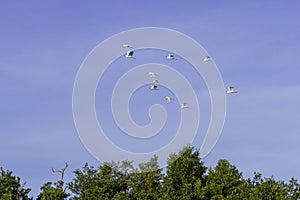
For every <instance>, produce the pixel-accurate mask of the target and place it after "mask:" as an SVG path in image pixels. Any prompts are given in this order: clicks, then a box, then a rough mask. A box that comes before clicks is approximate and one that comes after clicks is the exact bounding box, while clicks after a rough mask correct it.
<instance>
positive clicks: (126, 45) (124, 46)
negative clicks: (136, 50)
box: [122, 44, 132, 48]
mask: <svg viewBox="0 0 300 200" xmlns="http://www.w3.org/2000/svg"><path fill="white" fill-rule="evenodd" d="M122 47H123V48H132V47H131V46H129V45H128V44H123V45H122Z"/></svg>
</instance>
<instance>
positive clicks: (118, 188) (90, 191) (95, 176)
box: [69, 161, 131, 199]
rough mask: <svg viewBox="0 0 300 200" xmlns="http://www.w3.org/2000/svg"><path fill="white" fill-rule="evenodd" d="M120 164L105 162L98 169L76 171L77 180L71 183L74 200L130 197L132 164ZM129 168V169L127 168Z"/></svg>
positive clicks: (85, 167) (84, 168)
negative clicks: (129, 170)
mask: <svg viewBox="0 0 300 200" xmlns="http://www.w3.org/2000/svg"><path fill="white" fill-rule="evenodd" d="M122 163H123V165H122V166H120V164H119V163H108V162H105V163H104V164H103V165H102V166H100V167H99V168H98V169H94V167H89V166H88V164H87V163H86V165H85V166H84V167H83V170H76V171H75V172H74V173H75V176H76V177H75V178H74V179H73V181H72V182H71V183H69V188H70V190H71V191H72V192H73V193H74V194H75V196H74V197H73V199H114V198H118V199H120V198H121V197H122V198H125V197H127V196H128V191H129V186H128V182H129V173H128V174H127V173H125V172H124V171H123V170H125V171H127V170H128V168H131V167H130V162H127V161H123V162H122ZM125 166H127V167H125Z"/></svg>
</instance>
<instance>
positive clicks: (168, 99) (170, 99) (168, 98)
mask: <svg viewBox="0 0 300 200" xmlns="http://www.w3.org/2000/svg"><path fill="white" fill-rule="evenodd" d="M172 100H173V99H172V98H171V97H169V96H165V101H166V102H167V103H170V102H171V101H172Z"/></svg>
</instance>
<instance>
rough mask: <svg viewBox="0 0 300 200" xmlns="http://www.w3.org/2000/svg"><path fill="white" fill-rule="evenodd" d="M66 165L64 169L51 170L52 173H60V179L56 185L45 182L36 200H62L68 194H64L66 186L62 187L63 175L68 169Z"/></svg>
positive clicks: (66, 164)
mask: <svg viewBox="0 0 300 200" xmlns="http://www.w3.org/2000/svg"><path fill="white" fill-rule="evenodd" d="M68 166H69V165H68V163H65V167H64V168H62V169H60V170H54V169H53V168H52V172H53V173H60V174H61V178H60V180H59V181H57V182H56V183H52V182H47V183H45V184H44V185H43V186H42V187H41V193H40V194H39V195H38V197H37V200H52V199H55V200H64V199H66V198H67V197H68V196H69V195H70V194H68V193H66V189H67V188H68V187H67V186H64V181H63V179H64V174H65V171H66V169H67V168H68Z"/></svg>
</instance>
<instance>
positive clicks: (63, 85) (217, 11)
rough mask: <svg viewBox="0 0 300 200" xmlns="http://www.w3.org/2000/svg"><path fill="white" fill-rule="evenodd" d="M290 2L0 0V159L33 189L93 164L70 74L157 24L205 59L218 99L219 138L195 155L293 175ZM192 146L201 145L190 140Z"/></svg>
mask: <svg viewBox="0 0 300 200" xmlns="http://www.w3.org/2000/svg"><path fill="white" fill-rule="evenodd" d="M299 6H300V2H299V1H297V0H290V1H280V0H278V1H271V0H269V1H268V0H266V1H258V0H255V1H237V0H235V1H226V2H225V1H208V0H207V1H196V0H195V1H188V2H183V1H158V0H157V1H147V2H146V1H143V2H142V1H133V0H132V1H131V0H125V1H89V2H85V3H83V1H43V2H41V1H26V2H16V1H6V2H4V1H2V2H1V3H0V27H1V29H0V91H1V96H0V134H1V143H0V144H1V145H0V166H2V167H4V168H5V169H10V170H12V171H13V172H14V174H16V175H20V176H21V178H22V179H23V180H26V181H27V186H29V187H33V188H34V190H33V192H32V194H38V192H39V186H41V185H42V184H43V183H45V182H46V181H55V180H57V179H58V178H59V175H58V174H52V172H51V168H52V167H53V168H62V167H63V166H64V162H65V161H66V162H68V163H69V164H70V167H69V169H68V174H67V178H69V179H70V178H71V177H72V173H71V172H72V171H73V170H75V169H77V168H80V167H82V166H83V165H84V163H85V162H88V163H90V164H91V165H99V164H100V163H99V162H98V161H97V160H96V159H95V158H94V157H93V156H92V155H91V154H89V153H88V151H87V150H86V149H85V147H84V146H83V144H82V143H81V142H80V139H79V137H78V134H77V132H76V129H75V125H74V122H73V116H72V90H73V83H74V80H75V77H76V73H77V71H78V70H79V67H80V65H81V63H82V62H83V60H84V58H85V57H86V56H87V55H88V54H89V52H90V51H91V50H92V49H93V48H94V47H95V46H96V45H98V44H99V43H100V42H101V41H103V40H105V39H107V38H108V37H110V36H111V35H113V34H116V33H119V32H121V31H125V30H128V29H132V28H138V27H146V26H157V27H165V28H170V29H174V30H177V31H180V32H182V33H184V34H186V35H188V36H190V37H191V38H193V39H194V40H196V41H197V42H199V43H200V44H201V45H202V46H203V47H204V48H205V49H206V50H207V51H208V52H209V54H210V55H211V56H212V57H213V59H214V61H215V63H216V64H217V66H218V68H219V70H220V72H221V74H222V77H223V80H224V84H225V85H231V84H232V85H235V86H236V88H237V90H238V91H239V93H238V94H237V95H232V96H228V98H227V117H226V123H225V126H224V129H223V132H222V135H221V137H220V139H219V141H218V143H217V145H216V146H215V148H214V149H213V151H212V152H211V153H210V154H209V155H208V156H207V157H206V158H204V161H205V163H206V165H208V166H214V165H215V164H216V162H217V161H218V160H219V159H221V158H225V159H228V160H229V161H230V162H231V163H232V164H234V165H236V166H237V167H238V168H239V170H240V171H242V172H243V175H244V176H245V177H252V175H253V172H255V171H258V172H261V173H263V175H264V176H266V177H269V176H271V175H274V176H275V178H276V179H282V180H288V179H289V178H290V177H292V176H294V177H295V178H296V179H300V175H299V166H300V161H299V159H298V155H299V152H300V145H298V143H299V141H300V123H299V119H300V114H299V111H300V105H299V102H300V81H299V74H300V70H299V68H300V57H299V52H300V26H299V22H298V21H299V18H300V13H299ZM199 147H200V146H199Z"/></svg>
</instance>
